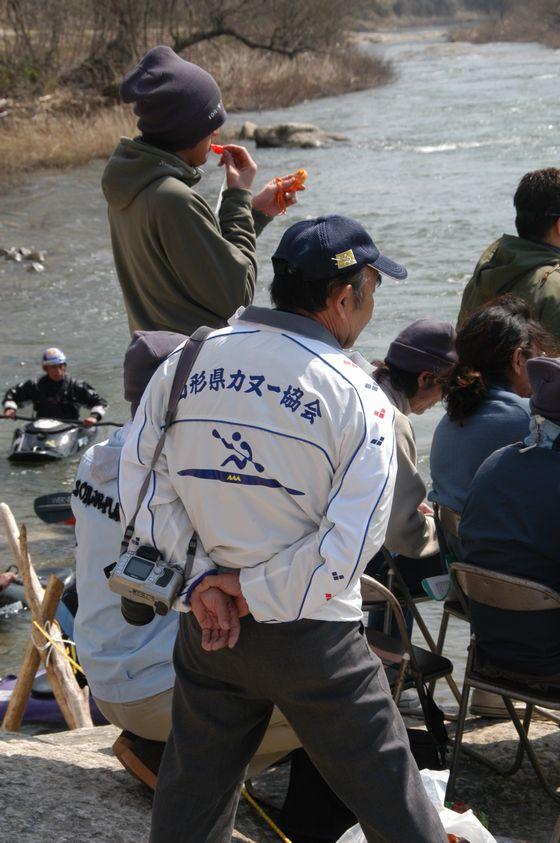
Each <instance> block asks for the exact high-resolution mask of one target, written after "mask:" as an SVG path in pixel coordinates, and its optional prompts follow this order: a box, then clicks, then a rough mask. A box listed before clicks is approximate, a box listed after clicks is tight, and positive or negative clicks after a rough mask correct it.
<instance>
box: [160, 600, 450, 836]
mask: <svg viewBox="0 0 560 843" xmlns="http://www.w3.org/2000/svg"><path fill="white" fill-rule="evenodd" d="M174 659H175V670H176V683H175V690H174V696H173V711H172V730H171V734H170V737H169V740H168V742H167V746H166V749H165V753H164V756H163V761H162V765H161V768H160V772H159V775H158V781H157V788H156V794H155V800H154V810H153V817H152V830H151V836H150V843H230V840H231V835H232V831H233V824H234V819H235V811H236V809H237V803H238V800H239V795H240V790H241V786H242V782H243V780H244V777H245V769H246V767H247V764H248V763H249V761H250V759H251V757H252V755H253V753H254V752H255V750H256V749H257V747H258V745H259V743H260V741H261V739H262V737H263V734H264V732H265V730H266V727H267V724H268V721H269V719H270V715H271V712H272V708H273V704H276V705H277V706H278V708H279V709H280V710H281V711H282V712H283V713H284V715H285V716H286V718H287V719H288V721H289V723H290V724H291V725H292V727H293V729H294V731H295V732H296V734H297V735H298V737H299V739H300V740H301V743H302V744H303V746H304V747H305V749H306V750H307V752H308V754H309V756H310V757H311V759H312V761H313V763H314V764H315V766H316V767H317V768H318V770H319V771H320V772H321V774H322V776H323V777H324V779H325V780H326V781H327V782H328V784H329V785H330V787H331V788H332V789H333V790H334V791H335V793H336V794H337V795H338V796H339V797H340V799H342V801H343V802H345V804H346V805H347V806H348V808H350V809H351V810H352V811H353V812H354V813H355V814H356V816H357V817H358V819H359V821H360V824H361V826H362V828H363V830H364V833H365V836H366V838H367V840H368V841H370V843H373V841H375V843H380V841H383V843H403V841H405V840H407V841H408V840H410V841H411V843H446V841H447V835H446V834H445V832H444V831H443V828H442V826H441V824H440V822H439V819H438V817H437V813H436V811H435V809H434V808H433V807H432V805H431V804H430V802H429V800H428V798H427V796H426V794H425V792H424V790H423V787H422V783H421V780H420V776H419V774H418V770H417V767H416V764H415V762H414V759H413V757H412V755H411V752H410V749H409V744H408V738H407V735H406V731H405V728H404V725H403V722H402V719H401V717H400V714H399V712H398V710H397V708H396V706H395V705H394V703H393V700H392V698H391V695H390V692H389V687H388V684H387V679H386V677H385V672H384V670H383V667H382V666H381V662H380V661H379V659H378V658H377V657H376V656H375V655H374V654H373V653H372V652H371V650H370V649H369V647H368V645H367V642H366V640H365V638H364V636H363V635H362V634H361V630H360V625H359V624H357V623H344V622H326V621H309V620H301V621H296V622H294V623H279V624H259V623H256V622H255V621H254V620H253V619H252V618H251V617H247V618H243V619H242V621H241V635H240V638H239V641H238V643H237V645H236V646H235V647H234V648H233V649H232V650H220V651H218V652H214V653H206V652H205V651H204V650H202V648H201V646H200V628H199V626H198V624H197V622H196V619H195V618H194V617H193V615H192V613H189V614H188V615H182V616H181V622H180V628H179V634H178V637H177V642H176V644H175V653H174Z"/></svg>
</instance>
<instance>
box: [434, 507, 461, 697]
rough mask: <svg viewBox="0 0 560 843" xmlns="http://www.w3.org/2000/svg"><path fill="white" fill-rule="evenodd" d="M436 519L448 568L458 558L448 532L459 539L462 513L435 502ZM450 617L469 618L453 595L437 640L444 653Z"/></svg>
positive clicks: (446, 604)
mask: <svg viewBox="0 0 560 843" xmlns="http://www.w3.org/2000/svg"><path fill="white" fill-rule="evenodd" d="M434 521H435V524H436V532H437V537H438V543H439V552H440V555H441V560H442V564H443V565H444V567H446V568H448V567H449V565H450V564H451V563H452V561H458V560H455V557H454V554H453V553H452V551H451V549H450V547H449V545H448V543H447V539H446V533H448V534H450V535H451V536H453V537H454V538H455V539H457V541H458V540H459V524H460V523H461V515H460V514H459V513H458V512H455V510H453V509H450V508H449V507H447V506H444V505H443V504H435V506H434ZM450 618H457V619H458V620H460V621H465V622H466V621H467V620H468V619H467V616H466V614H465V611H464V609H463V607H462V605H461V603H460V601H459V600H457V599H454V598H453V597H452V598H451V599H446V600H444V601H443V611H442V615H441V623H440V626H439V632H438V637H437V642H436V653H443V648H444V646H445V638H446V635H447V628H448V626H449V619H450ZM453 685H454V686H455V687H454V688H453V687H451V685H450V686H449V687H450V688H451V691H452V692H453V696H454V697H455V699H456V700H457V702H458V703H460V702H461V694H460V692H459V689H458V687H457V685H456V684H455V682H453ZM430 690H431V691H432V692H433V685H430Z"/></svg>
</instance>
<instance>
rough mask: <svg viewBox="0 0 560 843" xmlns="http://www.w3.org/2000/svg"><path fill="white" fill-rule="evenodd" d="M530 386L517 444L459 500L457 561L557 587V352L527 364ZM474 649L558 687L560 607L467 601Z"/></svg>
mask: <svg viewBox="0 0 560 843" xmlns="http://www.w3.org/2000/svg"><path fill="white" fill-rule="evenodd" d="M527 375H528V378H529V381H530V383H531V388H532V390H533V396H532V398H531V401H530V407H531V427H530V432H529V435H528V436H527V437H526V438H525V440H524V441H523V442H517V443H516V444H514V445H508V446H507V447H505V448H501V449H500V450H498V451H495V452H494V453H493V454H491V455H490V456H489V457H488V458H487V459H486V460H485V461H484V462H483V463H482V465H481V466H480V468H479V469H478V471H477V473H476V474H475V477H474V480H473V482H472V484H471V487H470V490H469V494H468V495H467V499H466V501H465V507H464V509H463V517H462V519H461V525H460V528H459V535H460V539H461V544H462V548H463V561H464V562H467V563H468V564H470V565H476V566H477V567H479V568H484V569H485V570H487V571H497V572H499V573H502V574H509V575H511V576H515V577H524V578H526V579H529V580H533V581H534V582H537V583H540V584H541V585H544V586H547V587H548V588H552V589H554V590H555V591H560V565H559V564H558V548H559V547H560V521H559V519H558V500H559V497H560V357H555V358H550V357H535V358H533V359H531V360H528V361H527ZM472 611H473V618H474V620H475V622H476V628H477V649H478V650H480V651H481V652H482V653H486V654H487V655H488V656H489V657H490V659H491V661H492V664H493V665H497V666H498V667H500V668H502V669H503V670H504V671H505V672H506V675H507V672H508V671H514V672H515V671H517V672H522V673H528V674H532V675H534V676H535V677H536V678H538V680H539V682H540V683H541V684H542V683H543V682H544V683H551V684H552V683H554V684H555V685H558V684H560V611H559V610H556V611H544V612H528V613H527V612H506V611H500V613H499V618H500V622H499V624H497V623H496V612H495V611H492V610H489V609H488V608H487V607H484V606H480V605H479V604H476V603H473V604H472Z"/></svg>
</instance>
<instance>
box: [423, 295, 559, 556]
mask: <svg viewBox="0 0 560 843" xmlns="http://www.w3.org/2000/svg"><path fill="white" fill-rule="evenodd" d="M555 348H557V346H556V341H555V339H554V338H553V337H552V336H551V335H550V334H549V333H548V332H547V331H546V330H545V329H544V328H543V327H542V325H541V324H540V323H539V322H536V321H534V320H532V319H531V318H530V312H529V308H528V306H527V304H526V303H525V302H524V301H523V300H522V299H520V298H518V297H517V296H513V295H511V294H508V295H505V296H500V297H499V298H497V299H494V300H493V301H491V302H489V303H488V304H487V305H484V306H483V307H481V308H479V309H478V310H476V311H475V312H474V313H473V314H472V315H471V316H470V317H469V318H468V319H467V321H466V322H464V323H463V325H462V326H461V328H460V329H459V331H458V333H457V341H456V349H457V357H458V362H457V363H456V364H455V365H454V366H453V368H452V369H451V371H450V372H449V375H448V376H447V378H446V379H445V381H444V383H443V400H444V403H445V405H446V410H447V413H446V415H445V416H444V417H443V418H442V420H441V421H440V422H439V424H438V426H437V428H436V430H435V433H434V438H433V441H432V449H431V453H430V465H431V473H432V481H433V489H432V491H431V493H430V496H429V497H430V500H432V501H434V502H435V503H437V504H438V505H439V506H440V507H441V506H444V507H447V508H448V509H450V510H452V511H453V512H454V513H456V514H457V515H460V513H461V512H462V510H463V505H464V502H465V498H466V496H467V492H468V490H469V486H470V484H471V481H472V479H473V477H474V475H475V473H476V471H477V470H478V468H479V466H480V465H481V464H482V463H483V462H484V460H485V459H486V457H488V456H490V454H491V453H493V452H494V451H496V450H497V449H498V448H502V447H504V446H505V445H510V444H512V443H513V442H518V441H520V440H522V439H524V438H525V436H527V434H528V432H529V417H530V413H529V397H530V395H531V385H530V383H529V378H528V376H527V360H529V359H530V358H531V357H536V356H539V355H540V354H542V353H543V352H544V353H547V354H553V353H554V349H555ZM446 538H448V539H449V544H450V548H451V550H453V551H455V550H456V543H455V542H454V541H453V538H452V537H450V536H449V535H448V534H447V532H446Z"/></svg>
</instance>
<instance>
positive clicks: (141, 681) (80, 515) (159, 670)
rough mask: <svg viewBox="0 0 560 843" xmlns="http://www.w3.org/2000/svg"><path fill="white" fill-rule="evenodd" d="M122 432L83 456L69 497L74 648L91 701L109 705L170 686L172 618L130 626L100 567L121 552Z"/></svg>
mask: <svg viewBox="0 0 560 843" xmlns="http://www.w3.org/2000/svg"><path fill="white" fill-rule="evenodd" d="M127 430H128V425H126V427H125V428H123V429H120V428H119V429H118V430H116V431H115V432H114V433H113V434H112V435H111V438H110V439H109V440H107V441H106V442H99V443H97V444H96V445H93V446H92V447H91V448H89V449H88V450H87V451H86V452H85V454H84V455H83V457H82V459H81V462H80V465H79V468H78V473H77V476H76V483H75V485H74V488H73V490H72V496H71V501H72V511H73V513H74V515H75V516H76V541H77V547H76V584H77V588H78V613H77V615H76V621H75V624H74V638H75V641H76V649H77V652H78V657H79V659H80V662H81V664H82V667H83V668H84V670H85V673H86V676H87V678H88V682H89V686H90V689H91V692H92V694H93V696H94V697H97V699H100V700H104V701H105V702H111V703H120V702H132V701H134V700H142V699H145V698H146V697H151V696H153V695H154V694H160V693H161V692H162V691H166V690H167V689H168V688H172V687H173V683H174V681H175V671H174V669H173V663H172V654H173V645H174V643H175V637H176V635H177V627H178V623H177V621H178V617H177V615H176V614H175V613H174V612H170V613H169V614H168V615H165V617H161V616H160V615H157V616H156V617H155V618H154V620H153V621H152V622H151V623H149V624H146V626H131V625H130V624H128V623H127V622H126V621H125V620H124V618H123V616H122V614H121V598H120V597H119V595H118V594H114V593H113V592H112V591H110V589H109V586H108V585H107V578H106V576H105V573H104V570H103V569H104V568H105V567H106V566H107V565H110V564H111V563H112V562H114V561H115V559H116V558H117V557H118V554H119V552H120V547H121V540H122V527H121V524H120V521H119V502H118V497H117V471H118V466H119V456H120V453H121V447H122V444H123V442H124V441H125V438H126V435H127Z"/></svg>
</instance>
